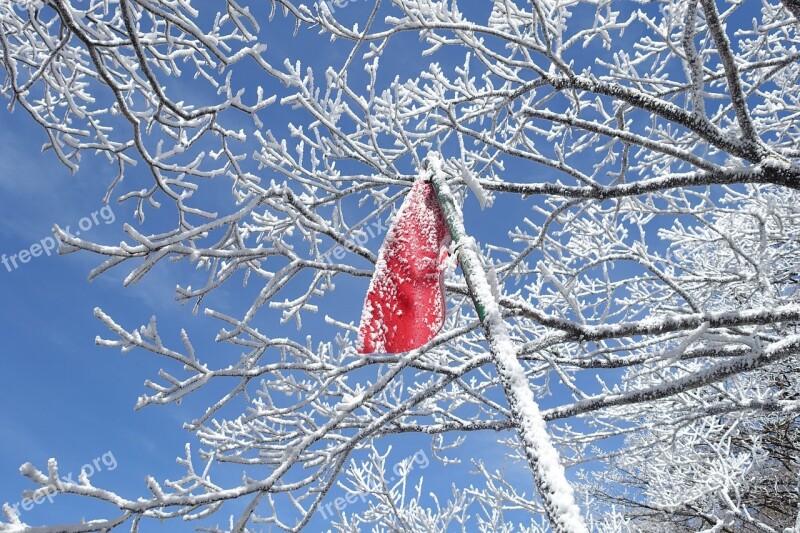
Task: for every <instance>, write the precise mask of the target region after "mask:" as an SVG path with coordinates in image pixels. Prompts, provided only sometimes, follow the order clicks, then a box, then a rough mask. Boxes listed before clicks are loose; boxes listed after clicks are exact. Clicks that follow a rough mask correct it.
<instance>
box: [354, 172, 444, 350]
mask: <svg viewBox="0 0 800 533" xmlns="http://www.w3.org/2000/svg"><path fill="white" fill-rule="evenodd" d="M449 244H450V232H449V231H448V229H447V223H446V222H445V219H444V215H443V214H442V208H441V206H439V201H438V200H437V199H436V192H435V191H434V189H433V185H431V184H430V183H429V182H426V181H424V180H422V179H419V180H417V181H416V183H414V186H413V187H412V188H411V191H410V192H409V193H408V196H406V198H405V200H404V201H403V205H402V206H400V211H398V213H397V215H396V216H395V219H394V223H393V224H392V226H391V227H390V228H389V233H388V235H387V236H386V240H385V241H384V242H383V246H382V247H381V251H380V253H379V254H378V262H377V264H376V265H375V273H374V274H373V275H372V281H371V282H370V285H369V291H368V292H367V298H366V300H365V302H364V310H363V311H362V312H361V327H360V328H359V331H358V353H362V354H366V353H375V352H380V353H399V352H407V351H409V350H413V349H415V348H419V347H420V346H422V345H423V344H425V343H426V342H428V341H429V340H431V339H432V338H433V337H434V336H435V335H436V334H437V333H438V332H439V330H440V329H442V325H443V324H444V317H445V300H444V271H443V268H442V266H443V262H444V259H445V258H446V257H447V246H448V245H449Z"/></svg>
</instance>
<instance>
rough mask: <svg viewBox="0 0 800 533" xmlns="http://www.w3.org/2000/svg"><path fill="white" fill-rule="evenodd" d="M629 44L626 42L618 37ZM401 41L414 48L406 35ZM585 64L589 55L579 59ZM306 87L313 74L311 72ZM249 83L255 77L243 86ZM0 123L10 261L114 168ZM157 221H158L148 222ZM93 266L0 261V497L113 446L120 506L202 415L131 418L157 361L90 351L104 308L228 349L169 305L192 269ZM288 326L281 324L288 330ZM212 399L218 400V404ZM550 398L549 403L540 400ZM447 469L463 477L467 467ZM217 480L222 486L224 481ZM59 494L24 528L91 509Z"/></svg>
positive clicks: (323, 58)
mask: <svg viewBox="0 0 800 533" xmlns="http://www.w3.org/2000/svg"><path fill="white" fill-rule="evenodd" d="M462 3H464V2H462ZM372 5H373V4H372V3H371V2H364V1H355V2H353V4H352V5H351V6H349V7H347V8H346V9H345V10H343V11H342V13H343V14H345V15H346V16H347V17H350V16H352V19H353V20H354V21H355V20H359V21H362V24H363V20H364V19H365V16H366V14H368V10H369V9H371V7H372ZM487 5H488V2H487ZM632 5H633V4H632ZM636 5H637V6H638V4H636ZM351 14H352V15H351ZM280 24H281V22H277V23H275V24H272V25H270V26H269V28H268V29H267V30H266V32H269V33H268V35H269V38H270V39H271V41H270V42H271V48H270V52H269V53H270V54H271V57H270V58H271V59H272V60H273V61H275V62H276V63H279V61H278V60H276V58H280V57H281V56H290V57H294V56H293V55H292V54H294V55H296V56H299V57H303V58H304V60H307V61H309V62H310V64H312V65H314V66H315V67H317V68H320V69H321V68H322V67H324V66H327V65H334V66H340V65H341V64H342V63H343V62H344V59H345V57H346V55H347V48H346V47H344V46H342V43H339V45H337V46H328V45H325V46H322V45H321V44H320V43H321V42H327V39H323V40H322V41H311V42H308V43H306V44H302V43H305V41H303V40H300V41H294V42H292V41H290V40H289V35H290V34H291V30H292V28H291V27H289V25H286V24H285V23H284V26H280ZM301 31H303V30H301ZM266 32H265V35H266V34H267V33H266ZM276 32H282V33H280V34H278V33H276ZM313 35H316V32H314V31H311V32H306V33H305V34H304V35H303V36H304V37H311V36H313ZM626 37H627V38H631V39H633V38H635V37H636V36H635V35H629V34H626ZM409 38H410V39H412V40H413V41H415V42H416V39H417V36H416V35H412V36H409ZM393 53H396V55H395V56H394V57H391V56H389V57H387V58H385V61H384V62H382V68H383V76H384V79H386V78H387V77H388V76H389V74H390V73H391V74H392V75H394V74H398V75H399V76H400V78H401V79H402V78H405V77H410V76H416V75H417V74H418V72H419V70H420V68H421V66H422V65H420V64H417V63H413V62H408V61H407V60H405V58H404V57H402V55H403V53H404V50H403V49H402V47H399V49H398V48H395V49H394V50H393ZM463 54H464V51H463V50H457V51H456V52H455V53H454V55H452V56H449V59H451V60H453V61H454V62H455V63H457V64H461V63H462V62H463ZM590 56H591V54H587V55H586V58H590ZM437 59H440V58H437ZM351 71H352V72H353V75H363V73H361V72H360V66H359V63H358V62H357V61H356V62H355V63H354V66H353V67H351ZM245 75H247V73H245ZM317 79H318V80H322V79H323V76H322V71H321V70H319V71H318V73H317ZM251 82H252V83H255V81H254V80H247V81H246V83H251ZM172 89H174V90H176V91H188V90H191V85H190V84H179V83H173V84H172V86H171V90H172ZM187 100H189V98H187ZM276 106H277V104H276ZM289 116H290V114H289V113H288V112H286V111H284V110H281V109H279V108H277V107H276V108H275V109H273V108H270V109H269V110H268V111H267V112H265V113H264V114H263V115H262V119H263V120H264V121H265V125H266V127H267V128H272V127H275V128H276V129H277V130H279V131H280V130H281V128H280V127H279V125H283V124H285V123H286V121H287V120H288V118H287V117H289ZM0 121H1V122H0V123H2V124H3V126H4V127H3V128H2V129H0V215H1V216H0V254H5V255H6V256H7V257H10V256H12V255H14V254H17V255H18V254H19V252H20V251H21V250H26V249H27V250H30V249H31V246H32V245H34V244H35V243H37V242H41V240H42V239H44V238H46V237H47V236H48V235H50V228H51V227H52V225H53V224H56V223H57V224H59V225H62V226H66V225H71V226H72V227H73V228H74V227H76V226H77V225H78V222H79V221H80V220H81V219H83V218H85V217H90V216H91V214H92V213H95V212H97V211H98V210H99V209H100V208H101V199H102V197H103V195H104V194H105V190H106V187H107V185H108V183H109V181H110V180H111V179H112V178H113V176H114V172H115V169H114V168H113V167H111V166H110V165H108V164H107V163H105V161H103V160H99V159H96V158H91V157H87V158H85V159H84V160H83V161H82V167H81V170H80V171H79V172H78V173H77V174H76V175H75V176H72V175H70V173H69V171H68V170H67V169H66V168H65V167H63V166H62V165H60V164H59V163H58V162H57V160H56V158H55V157H54V156H53V154H52V153H46V154H44V155H42V154H40V150H39V148H40V146H41V145H42V143H43V142H44V134H43V132H42V131H41V129H40V128H39V127H38V126H36V125H34V124H32V122H31V121H30V119H29V117H28V116H27V115H25V114H24V112H23V110H21V109H20V110H17V112H15V113H13V114H11V113H9V112H8V110H6V109H5V106H3V109H2V110H0ZM536 170H537V171H538V172H539V173H540V174H538V175H537V174H536V173H532V172H530V171H529V167H528V166H513V165H512V166H509V172H508V174H509V176H508V177H509V179H511V180H514V181H533V180H535V179H540V176H547V175H548V171H545V170H541V169H536ZM548 177H549V176H548ZM126 180H127V181H126V182H125V183H123V185H122V188H121V189H120V191H127V190H129V189H132V188H136V187H138V185H136V184H137V183H138V182H141V183H145V182H146V181H147V180H148V176H147V174H146V171H145V169H144V168H143V166H140V167H138V168H135V169H132V170H131V171H130V174H129V176H128V177H127V178H126ZM130 182H134V183H133V184H131V183H130ZM223 185H224V187H223V189H224V188H225V187H228V184H227V183H223ZM224 200H227V198H224ZM532 201H533V200H527V201H524V202H522V201H520V200H519V199H516V198H507V197H506V198H502V197H498V200H497V203H496V204H495V206H494V207H493V208H491V209H490V210H489V211H486V212H483V213H482V212H480V211H478V210H477V203H476V202H475V200H474V198H469V199H468V200H467V208H468V215H467V220H466V224H467V229H468V230H469V231H471V232H472V233H473V234H474V235H475V236H476V237H477V238H478V240H479V241H482V242H490V241H491V242H493V243H495V244H498V243H499V242H505V241H506V239H507V236H506V232H507V231H508V230H509V229H511V228H513V226H514V225H516V224H518V223H519V221H520V220H521V218H522V217H523V216H529V217H531V218H533V215H532V214H531V202H532ZM111 207H112V209H113V212H114V221H113V222H111V223H108V224H106V223H105V222H106V221H105V220H102V219H101V220H100V221H99V223H97V224H92V226H91V228H89V229H88V230H87V234H88V235H87V237H88V238H90V239H92V240H96V241H98V242H118V241H119V240H121V239H122V238H123V234H122V231H121V230H122V225H123V223H125V222H128V223H134V222H133V220H132V209H133V206H132V205H119V204H116V203H112V206H111ZM154 222H155V223H156V224H158V222H159V220H158V217H155V220H154ZM143 232H144V231H143ZM369 246H370V247H371V248H372V249H374V250H377V247H378V246H379V243H378V242H371V243H370V244H369ZM98 262H99V261H98V258H96V257H92V256H90V255H88V254H71V255H67V256H50V257H48V256H40V257H36V258H33V259H32V260H30V261H29V262H28V263H26V264H20V266H19V268H16V269H11V271H9V270H8V269H6V268H5V267H4V266H3V265H2V264H0V295H2V306H0V313H1V314H2V315H0V319H2V320H0V347H2V348H0V356H2V358H3V364H4V370H5V371H4V372H3V373H2V374H0V405H2V406H3V408H2V409H0V503H2V502H4V501H5V502H9V503H11V504H14V503H16V502H18V501H19V500H20V498H21V493H22V490H23V489H25V488H30V487H31V486H32V485H31V483H29V482H28V481H27V480H26V479H25V478H23V477H22V476H20V475H19V474H18V468H19V466H20V465H21V464H22V463H24V462H26V461H31V462H33V464H34V465H35V466H37V467H39V468H44V467H45V466H46V463H47V459H48V458H50V457H55V458H57V459H58V460H59V464H60V467H61V472H62V474H63V475H68V474H69V473H73V474H74V477H77V473H78V472H79V470H80V468H81V466H82V465H84V464H87V463H92V461H94V460H95V459H96V458H100V457H102V456H103V454H107V453H108V452H111V453H112V454H113V457H114V463H115V464H116V467H115V468H113V470H112V469H111V468H110V467H109V466H106V465H105V464H103V463H100V464H103V466H104V468H103V469H100V471H98V472H97V473H96V474H95V475H94V476H93V480H96V484H97V485H98V486H102V487H105V488H111V489H115V490H117V492H119V493H120V494H122V495H124V496H126V497H131V498H135V497H137V496H140V495H141V496H144V495H145V494H146V488H145V485H144V482H143V480H144V476H145V475H146V474H154V475H155V476H156V478H157V479H159V480H163V479H166V478H173V479H174V478H176V477H178V476H179V475H180V474H181V473H182V471H181V469H180V468H179V467H178V466H177V465H176V464H175V457H176V456H179V455H182V451H183V444H184V443H185V442H187V441H189V442H192V443H194V439H193V436H192V435H191V434H189V433H187V432H185V431H184V430H183V429H182V428H181V426H182V424H183V422H184V421H188V420H191V419H192V418H193V417H195V416H197V415H198V414H200V413H201V412H202V410H204V408H205V403H204V401H203V398H206V399H207V398H209V396H205V395H206V394H213V392H214V390H215V389H214V388H213V387H212V388H210V389H209V390H207V391H204V392H203V393H201V396H199V397H198V398H190V399H189V400H187V401H186V402H184V403H183V404H182V405H180V406H174V405H171V406H167V407H158V408H148V409H144V410H142V411H138V412H134V411H133V406H134V404H135V401H136V399H137V397H138V396H140V395H141V394H142V393H143V392H144V390H145V389H144V386H143V382H144V381H145V380H146V379H148V378H153V377H154V376H155V375H156V374H157V372H158V370H159V368H161V366H162V364H161V361H159V360H157V359H156V358H155V357H153V356H151V355H149V354H146V353H142V352H138V351H135V352H132V353H130V354H128V355H124V356H123V355H120V353H119V351H118V350H113V349H107V348H99V347H96V346H95V343H94V339H95V336H97V335H101V336H105V335H106V331H105V328H104V326H103V325H102V324H101V323H100V322H99V321H98V320H97V319H95V318H94V317H93V314H92V311H93V309H94V308H95V307H101V308H102V309H103V310H104V311H105V312H106V313H108V314H109V315H111V316H112V317H114V318H115V319H116V320H117V321H118V322H119V323H120V324H122V325H123V326H125V327H127V328H129V329H130V328H133V327H135V326H138V325H140V324H144V323H146V322H147V321H148V319H149V317H150V316H151V315H154V314H155V315H157V316H158V319H159V326H160V331H161V333H162V335H164V337H165V340H166V341H167V342H171V343H173V344H177V343H178V338H177V333H178V332H179V331H180V328H185V329H187V331H188V332H189V334H190V336H191V337H192V340H193V343H194V344H195V346H198V347H208V349H209V350H214V351H220V352H222V353H231V352H230V350H228V349H226V348H224V347H222V348H221V347H220V346H219V345H216V344H215V343H214V342H213V338H214V334H215V333H216V331H217V330H218V329H219V324H218V323H217V322H215V321H213V320H211V319H208V318H206V317H204V316H203V314H202V313H198V315H197V316H193V315H192V313H191V307H180V306H178V305H177V304H176V303H175V301H174V291H175V286H176V285H177V284H178V283H182V284H184V285H185V284H188V283H189V282H188V281H187V280H189V279H191V276H193V275H194V274H192V272H193V271H192V269H191V268H190V267H188V268H187V266H186V265H184V264H182V263H181V264H177V265H172V264H165V265H161V266H159V267H157V268H156V269H154V271H152V272H151V273H150V274H149V275H148V276H146V277H145V278H144V279H143V280H142V281H141V282H140V283H139V284H137V285H134V286H131V287H128V288H123V287H122V279H123V278H124V276H125V275H126V274H127V273H128V271H129V269H126V268H125V267H123V268H122V269H117V270H113V271H111V272H109V273H106V274H104V275H103V276H101V277H100V278H98V279H97V280H95V281H94V282H93V283H89V282H87V280H86V277H87V274H88V272H89V270H90V269H91V268H93V267H94V266H95V265H96V264H97V263H98ZM362 266H363V265H362ZM622 268H625V267H622ZM236 283H237V281H232V282H230V283H229V285H228V286H226V287H224V288H223V289H221V290H219V291H217V292H215V293H214V294H212V296H211V297H209V299H208V300H206V301H204V303H203V307H205V306H209V307H214V308H217V309H221V310H225V311H231V312H233V313H234V315H236V314H237V313H236V312H237V311H239V313H238V314H241V313H240V312H241V310H242V309H243V308H246V306H247V305H249V303H250V302H251V301H252V298H253V295H254V291H257V290H258V288H259V287H257V286H253V285H251V286H250V287H248V288H247V289H241V288H240V287H239V286H237V285H236ZM367 283H368V280H366V279H358V280H344V279H342V280H339V286H338V288H337V290H336V291H335V292H334V293H332V294H330V295H327V296H326V299H330V298H334V300H329V302H328V303H329V304H333V305H338V306H340V307H341V306H342V305H344V306H347V308H349V309H351V310H352V312H353V316H352V320H353V321H357V319H358V313H359V312H360V305H361V298H362V296H361V295H362V294H363V293H364V292H365V291H366V286H367V285H366V284H367ZM353 295H357V296H353ZM335 298H339V300H336V299H335ZM323 315H324V313H321V316H319V317H314V318H313V319H312V320H310V321H309V323H308V326H310V328H311V329H310V330H304V333H310V334H315V333H317V331H316V330H315V329H314V327H313V324H314V322H317V321H321V319H322V316H323ZM276 316H277V313H274V312H270V311H264V312H262V314H261V315H260V319H259V320H260V321H261V322H262V323H263V324H264V326H263V327H264V328H271V327H274V328H277V327H279V326H277V325H275V324H274V323H271V322H269V321H270V320H275V317H276ZM337 318H338V317H337ZM285 327H287V328H289V330H291V329H292V328H293V325H291V324H289V325H287V326H285ZM320 340H322V339H321V338H319V335H315V341H320ZM211 398H212V399H216V396H211ZM554 401H555V400H554V399H548V400H545V403H546V404H550V403H552V402H554ZM469 439H470V440H469V444H468V445H467V446H466V447H465V448H464V449H462V450H461V452H460V455H461V456H462V457H464V458H469V456H470V455H471V454H472V453H473V452H475V451H477V450H491V449H492V445H493V444H495V443H496V440H497V435H496V434H493V433H492V434H479V435H471V436H470V437H469ZM428 443H429V439H427V438H422V437H414V436H409V437H404V438H402V439H399V441H398V442H397V443H396V446H395V454H394V455H393V457H395V460H399V459H400V458H403V457H406V456H408V455H410V454H413V453H415V452H416V451H418V450H419V449H420V448H421V447H424V449H426V450H429V448H428ZM490 466H494V467H497V468H499V467H501V466H503V461H502V458H501V457H496V458H495V464H494V465H491V464H490ZM458 468H459V469H460V470H464V469H470V468H469V466H467V467H466V468H464V467H458ZM447 472H448V471H446V470H444V471H437V474H439V475H433V474H432V471H425V472H422V473H423V474H425V476H426V479H427V480H428V484H427V485H426V489H425V491H423V493H427V491H429V490H433V489H435V490H436V491H437V492H440V491H441V493H444V494H445V495H449V485H450V482H451V481H452V479H451V477H450V475H449V474H448V473H447ZM510 472H512V474H509V475H510V476H511V475H517V474H519V475H518V477H519V479H518V480H516V481H518V482H519V483H521V484H529V483H530V479H529V476H528V474H527V472H525V471H524V470H522V469H521V468H519V469H514V468H512V469H510ZM442 473H444V474H443V475H441V474H442ZM221 476H223V477H222V479H225V477H228V476H229V473H227V472H225V473H222V474H221ZM218 479H219V478H218ZM228 481H229V483H228V486H230V484H232V483H234V482H235V476H234V475H230V479H229V480H228ZM67 498H68V497H66V496H59V497H58V498H57V500H58V501H57V502H56V503H54V504H49V503H44V504H41V505H37V506H35V507H34V508H33V509H32V510H31V511H24V512H23V514H22V518H23V520H24V521H26V522H28V523H31V524H40V523H53V522H65V521H71V520H77V519H78V518H80V517H81V516H86V517H87V518H96V517H98V516H97V513H93V512H92V511H93V510H94V507H93V506H87V504H86V503H85V502H83V501H80V503H78V502H79V500H73V501H69V500H68V499H67ZM356 507H357V505H354V506H353V508H356ZM226 510H229V509H228V508H224V509H223V512H222V513H220V514H218V518H217V520H219V521H220V522H221V523H223V522H224V521H225V520H226V516H227V512H226ZM348 510H350V509H348ZM325 525H326V523H325V521H324V520H323V519H321V518H319V517H318V518H317V519H315V521H314V522H313V523H312V525H311V526H310V527H309V531H317V530H322V529H325ZM165 529H166V528H165ZM184 529H185V530H192V527H190V526H184V525H182V524H180V523H179V522H177V521H175V522H174V523H171V524H169V526H168V530H169V531H179V530H184ZM154 530H161V528H159V526H158V524H151V525H145V528H144V531H154Z"/></svg>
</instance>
